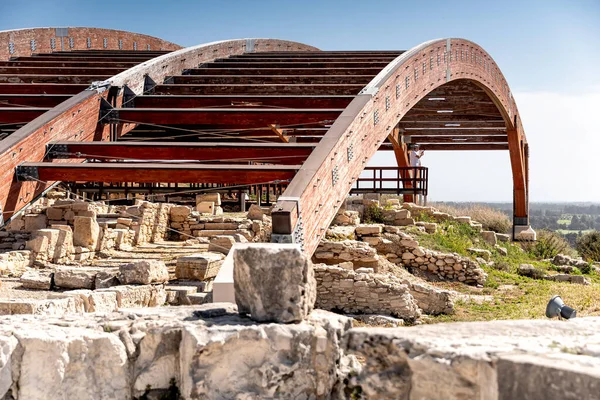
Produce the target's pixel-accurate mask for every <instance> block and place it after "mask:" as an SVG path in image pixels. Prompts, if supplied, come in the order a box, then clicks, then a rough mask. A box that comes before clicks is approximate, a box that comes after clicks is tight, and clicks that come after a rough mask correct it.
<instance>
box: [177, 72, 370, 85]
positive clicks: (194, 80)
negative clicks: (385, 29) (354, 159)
mask: <svg viewBox="0 0 600 400" xmlns="http://www.w3.org/2000/svg"><path fill="white" fill-rule="evenodd" d="M371 79H373V75H204V76H202V75H179V76H173V77H172V83H174V84H178V85H189V84H192V85H202V84H213V85H215V84H219V85H256V84H261V85H266V84H296V85H297V84H315V83H316V84H361V85H363V86H364V85H366V84H367V83H369V82H370V81H371Z"/></svg>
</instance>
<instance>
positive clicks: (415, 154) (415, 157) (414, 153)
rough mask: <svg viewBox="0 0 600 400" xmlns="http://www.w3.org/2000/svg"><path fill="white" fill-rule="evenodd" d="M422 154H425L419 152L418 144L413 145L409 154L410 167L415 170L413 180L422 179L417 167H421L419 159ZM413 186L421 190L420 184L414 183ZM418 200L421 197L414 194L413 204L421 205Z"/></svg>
mask: <svg viewBox="0 0 600 400" xmlns="http://www.w3.org/2000/svg"><path fill="white" fill-rule="evenodd" d="M423 154H425V151H424V150H420V149H419V145H418V144H415V145H413V146H412V147H411V149H410V152H409V161H410V166H411V167H413V168H415V170H414V176H415V179H421V177H422V176H421V171H420V170H419V169H418V168H417V167H420V166H421V157H423ZM415 186H416V188H421V187H422V184H421V182H419V181H416V182H415ZM420 198H421V195H419V194H416V195H415V199H414V202H415V203H416V204H421V201H420Z"/></svg>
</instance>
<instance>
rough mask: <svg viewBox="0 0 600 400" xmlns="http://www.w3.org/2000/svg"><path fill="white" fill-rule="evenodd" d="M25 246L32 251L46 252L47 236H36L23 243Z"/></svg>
mask: <svg viewBox="0 0 600 400" xmlns="http://www.w3.org/2000/svg"><path fill="white" fill-rule="evenodd" d="M25 248H26V249H27V250H31V251H32V252H33V253H36V254H37V253H42V254H46V253H48V238H47V237H46V236H37V237H35V238H33V239H31V240H28V241H27V242H26V243H25Z"/></svg>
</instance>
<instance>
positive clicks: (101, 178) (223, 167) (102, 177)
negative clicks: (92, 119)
mask: <svg viewBox="0 0 600 400" xmlns="http://www.w3.org/2000/svg"><path fill="white" fill-rule="evenodd" d="M299 168H300V166H299V165H238V164H219V165H216V164H186V163H182V164H169V163H163V164H157V163H121V162H115V163H85V164H66V163H23V164H21V165H19V166H18V167H17V176H19V177H20V180H21V181H29V180H34V181H35V179H32V178H31V176H32V175H35V174H37V175H36V176H35V177H36V179H38V180H41V181H45V182H54V181H64V182H138V183H154V182H165V183H167V182H171V183H217V184H243V185H251V184H257V183H264V182H271V181H275V180H288V179H291V178H293V176H294V175H295V173H296V171H297V170H298V169H299ZM33 171H35V172H33Z"/></svg>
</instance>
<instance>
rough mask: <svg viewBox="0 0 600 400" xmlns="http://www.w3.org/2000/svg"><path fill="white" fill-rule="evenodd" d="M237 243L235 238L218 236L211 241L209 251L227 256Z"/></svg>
mask: <svg viewBox="0 0 600 400" xmlns="http://www.w3.org/2000/svg"><path fill="white" fill-rule="evenodd" d="M235 242H236V241H235V238H234V237H233V236H230V235H218V236H215V237H214V238H212V239H211V240H210V243H209V245H208V251H212V252H217V253H223V254H227V253H228V252H229V250H230V249H231V247H232V246H233V245H234V243H235Z"/></svg>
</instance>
